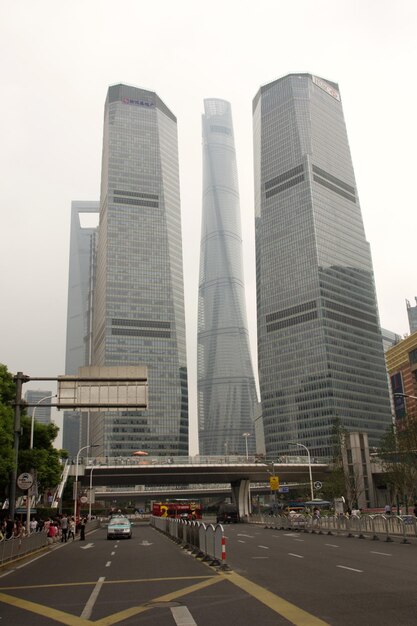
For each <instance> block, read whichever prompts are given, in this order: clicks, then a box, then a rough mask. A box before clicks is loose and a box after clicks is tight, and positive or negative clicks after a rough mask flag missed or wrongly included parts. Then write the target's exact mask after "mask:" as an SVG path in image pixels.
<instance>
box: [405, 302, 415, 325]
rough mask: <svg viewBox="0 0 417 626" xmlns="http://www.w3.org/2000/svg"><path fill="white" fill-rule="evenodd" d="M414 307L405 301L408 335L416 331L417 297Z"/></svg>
mask: <svg viewBox="0 0 417 626" xmlns="http://www.w3.org/2000/svg"><path fill="white" fill-rule="evenodd" d="M415 301H416V305H415V306H411V304H410V301H409V300H406V301H405V302H406V305H407V315H408V325H409V326H410V333H414V332H415V331H416V330H417V297H416V298H415Z"/></svg>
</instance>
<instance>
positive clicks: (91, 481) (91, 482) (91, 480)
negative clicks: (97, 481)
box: [88, 466, 94, 520]
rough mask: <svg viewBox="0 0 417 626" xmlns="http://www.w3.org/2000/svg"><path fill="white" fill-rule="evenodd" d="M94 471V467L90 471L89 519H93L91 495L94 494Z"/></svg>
mask: <svg viewBox="0 0 417 626" xmlns="http://www.w3.org/2000/svg"><path fill="white" fill-rule="evenodd" d="M93 469H94V467H93V466H91V470H90V492H89V494H88V519H89V520H90V519H91V504H92V503H91V495H92V493H93Z"/></svg>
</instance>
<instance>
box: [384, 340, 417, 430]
mask: <svg viewBox="0 0 417 626" xmlns="http://www.w3.org/2000/svg"><path fill="white" fill-rule="evenodd" d="M386 360H387V369H388V374H389V377H390V381H391V390H392V394H393V397H394V413H395V422H396V424H397V426H398V427H399V428H401V427H402V421H403V420H404V418H406V417H409V418H413V419H417V400H416V399H415V398H410V397H408V398H405V397H403V396H402V395H401V394H405V395H407V396H417V332H414V333H413V334H412V335H409V336H408V337H406V338H405V339H403V340H402V341H400V343H398V344H396V345H395V346H393V347H392V348H390V349H389V350H387V352H386ZM395 394H399V395H395Z"/></svg>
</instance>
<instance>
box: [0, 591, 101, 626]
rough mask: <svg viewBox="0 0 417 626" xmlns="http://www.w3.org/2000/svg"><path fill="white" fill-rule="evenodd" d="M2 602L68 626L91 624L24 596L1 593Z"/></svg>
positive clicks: (86, 625)
mask: <svg viewBox="0 0 417 626" xmlns="http://www.w3.org/2000/svg"><path fill="white" fill-rule="evenodd" d="M0 602H4V603H5V604H9V605H10V606H14V607H16V608H18V609H22V610H24V611H30V612H31V613H36V614H37V615H42V616H43V617H48V618H49V619H51V620H55V622H56V623H57V624H66V625H67V626H91V622H90V621H89V620H86V619H82V618H81V617H77V615H71V614H70V613H65V612H64V611H59V610H58V609H52V608H51V607H49V606H45V605H43V604H37V603H36V602H30V601H29V600H23V598H14V597H13V596H8V595H6V594H5V593H0Z"/></svg>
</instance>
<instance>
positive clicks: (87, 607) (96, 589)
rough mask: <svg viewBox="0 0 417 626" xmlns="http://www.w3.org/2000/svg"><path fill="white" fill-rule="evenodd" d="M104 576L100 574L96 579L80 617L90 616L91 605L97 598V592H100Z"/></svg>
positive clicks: (86, 617) (92, 605)
mask: <svg viewBox="0 0 417 626" xmlns="http://www.w3.org/2000/svg"><path fill="white" fill-rule="evenodd" d="M105 580H106V579H105V577H104V576H100V578H99V579H98V581H97V584H96V586H95V587H94V589H93V591H92V593H91V596H90V597H89V598H88V601H87V604H86V605H85V607H84V610H83V612H82V613H81V615H80V617H81V619H90V617H91V613H92V611H93V607H94V605H95V603H96V600H97V598H98V594H99V593H100V590H101V588H102V586H103V583H104V581H105Z"/></svg>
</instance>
